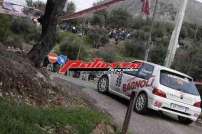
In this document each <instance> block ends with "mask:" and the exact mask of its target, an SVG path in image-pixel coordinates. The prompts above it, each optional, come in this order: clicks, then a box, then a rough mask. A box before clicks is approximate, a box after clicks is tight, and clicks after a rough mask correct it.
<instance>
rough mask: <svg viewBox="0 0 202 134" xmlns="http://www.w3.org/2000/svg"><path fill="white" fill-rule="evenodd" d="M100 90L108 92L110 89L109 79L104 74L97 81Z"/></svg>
mask: <svg viewBox="0 0 202 134" xmlns="http://www.w3.org/2000/svg"><path fill="white" fill-rule="evenodd" d="M97 88H98V92H101V93H107V92H108V89H109V80H108V78H107V77H106V76H102V77H101V78H100V79H99V80H98V83H97Z"/></svg>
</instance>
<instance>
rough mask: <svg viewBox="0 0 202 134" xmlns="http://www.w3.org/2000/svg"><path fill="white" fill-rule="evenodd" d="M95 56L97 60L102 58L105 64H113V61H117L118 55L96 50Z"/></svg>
mask: <svg viewBox="0 0 202 134" xmlns="http://www.w3.org/2000/svg"><path fill="white" fill-rule="evenodd" d="M96 56H97V57H98V58H102V59H103V60H104V61H106V62H114V61H117V60H118V55H117V53H116V52H108V51H101V50H98V51H97V52H96Z"/></svg>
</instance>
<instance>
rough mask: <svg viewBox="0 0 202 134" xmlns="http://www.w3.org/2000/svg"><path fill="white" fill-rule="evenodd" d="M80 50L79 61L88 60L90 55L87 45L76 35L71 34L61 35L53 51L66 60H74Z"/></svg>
mask: <svg viewBox="0 0 202 134" xmlns="http://www.w3.org/2000/svg"><path fill="white" fill-rule="evenodd" d="M79 49H80V54H79V59H82V60H88V59H90V58H91V57H90V54H89V51H88V45H87V44H86V43H85V41H84V40H83V39H82V38H81V37H78V36H77V35H74V34H71V33H61V34H60V36H59V39H58V45H57V46H56V48H55V50H56V52H57V53H58V54H64V55H67V56H68V58H70V59H72V60H76V59H77V56H78V53H79Z"/></svg>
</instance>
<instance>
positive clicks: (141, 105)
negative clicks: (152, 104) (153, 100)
mask: <svg viewBox="0 0 202 134" xmlns="http://www.w3.org/2000/svg"><path fill="white" fill-rule="evenodd" d="M141 101H142V102H141ZM147 106H148V97H147V94H146V93H140V94H139V95H138V96H137V98H136V99H135V105H134V110H135V112H137V113H139V114H146V113H147V112H148V107H147Z"/></svg>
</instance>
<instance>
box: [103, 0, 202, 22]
mask: <svg viewBox="0 0 202 134" xmlns="http://www.w3.org/2000/svg"><path fill="white" fill-rule="evenodd" d="M105 1H109V0H105ZM182 2H183V0H159V4H158V9H157V19H158V20H160V21H162V20H164V21H165V20H166V21H171V22H173V21H174V20H175V16H176V13H177V11H178V9H179V7H180V5H181V3H182ZM150 3H151V11H152V9H153V7H154V3H155V0H150ZM141 5H142V4H141V0H125V1H123V2H120V3H118V4H115V5H113V6H112V8H111V9H110V10H112V9H116V8H120V7H121V8H123V9H127V10H128V11H129V12H130V13H131V14H132V15H133V16H139V15H140V14H141ZM201 12H202V4H200V2H198V1H195V0H189V2H188V6H187V10H186V16H185V21H187V22H189V23H193V24H202V19H200V18H202V14H201Z"/></svg>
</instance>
